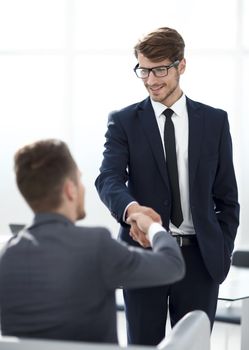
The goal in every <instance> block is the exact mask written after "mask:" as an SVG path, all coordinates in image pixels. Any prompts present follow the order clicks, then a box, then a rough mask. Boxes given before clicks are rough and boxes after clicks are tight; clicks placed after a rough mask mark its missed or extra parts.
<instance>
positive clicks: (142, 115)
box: [138, 98, 169, 186]
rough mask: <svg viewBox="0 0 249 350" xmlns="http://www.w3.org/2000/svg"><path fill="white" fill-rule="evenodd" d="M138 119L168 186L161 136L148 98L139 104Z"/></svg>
mask: <svg viewBox="0 0 249 350" xmlns="http://www.w3.org/2000/svg"><path fill="white" fill-rule="evenodd" d="M138 118H139V121H140V123H141V126H142V128H143V130H144V133H145V134H146V137H147V139H148V141H149V144H150V147H151V149H152V153H153V156H154V158H155V161H156V163H157V165H158V168H159V171H160V173H161V175H162V177H163V179H164V181H165V183H166V185H167V186H169V184H168V176H167V171H166V162H165V156H164V151H163V145H162V140H161V135H160V132H159V129H158V125H157V121H156V118H155V114H154V111H153V108H152V105H151V102H150V99H149V98H147V99H146V100H144V101H143V102H141V104H140V106H139V109H138Z"/></svg>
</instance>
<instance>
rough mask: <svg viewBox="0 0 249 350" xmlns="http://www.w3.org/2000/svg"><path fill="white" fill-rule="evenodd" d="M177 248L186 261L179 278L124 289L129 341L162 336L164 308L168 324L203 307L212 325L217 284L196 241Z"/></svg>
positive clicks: (154, 339)
mask: <svg viewBox="0 0 249 350" xmlns="http://www.w3.org/2000/svg"><path fill="white" fill-rule="evenodd" d="M181 249H182V253H183V256H184V259H185V263H186V275H185V277H184V278H183V279H182V280H181V281H179V282H177V283H175V284H172V285H167V286H162V287H153V288H143V289H133V290H132V289H130V290H124V300H125V312H126V321H127V336H128V343H129V344H137V345H157V344H159V343H160V341H161V340H162V339H163V338H164V337H165V326H166V319H167V311H168V310H169V316H170V322H171V326H172V327H173V326H174V325H175V324H176V323H177V322H178V321H179V320H180V319H181V318H182V317H183V316H184V315H185V314H186V313H188V312H190V311H193V310H203V311H205V312H206V313H207V315H208V316H209V319H210V323H211V328H212V326H213V322H214V317H215V312H216V306H217V298H218V292H219V284H218V283H217V282H215V281H214V280H213V279H212V278H211V277H210V275H209V273H208V272H207V270H206V267H205V265H204V263H203V260H202V257H201V255H200V251H199V248H198V246H197V245H191V246H186V247H182V248H181ZM166 273H167V272H166Z"/></svg>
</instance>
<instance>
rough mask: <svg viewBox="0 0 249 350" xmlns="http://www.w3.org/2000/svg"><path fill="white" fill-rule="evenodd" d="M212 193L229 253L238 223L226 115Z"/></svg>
mask: <svg viewBox="0 0 249 350" xmlns="http://www.w3.org/2000/svg"><path fill="white" fill-rule="evenodd" d="M213 194H214V202H215V206H216V208H215V211H216V216H217V219H218V221H219V224H220V227H221V229H222V232H223V236H224V242H225V244H226V247H225V248H226V249H227V254H228V255H231V253H232V250H233V247H234V239H235V236H236V232H237V228H238V225H239V203H238V190H237V183H236V178H235V171H234V166H233V156H232V140H231V135H230V131H229V123H228V118H227V115H226V118H225V120H224V124H223V130H222V135H221V140H220V152H219V166H218V170H217V173H216V178H215V182H214V186H213Z"/></svg>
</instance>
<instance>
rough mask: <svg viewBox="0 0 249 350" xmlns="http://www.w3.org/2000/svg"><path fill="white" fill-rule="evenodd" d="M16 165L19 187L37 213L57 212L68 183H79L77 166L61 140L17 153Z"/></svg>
mask: <svg viewBox="0 0 249 350" xmlns="http://www.w3.org/2000/svg"><path fill="white" fill-rule="evenodd" d="M14 161H15V173H16V182H17V186H18V188H19V190H20V192H21V194H22V195H23V197H24V198H25V200H26V201H27V203H28V204H29V205H30V207H31V208H32V209H33V211H34V212H40V211H50V210H54V209H57V208H58V207H59V205H60V204H61V200H62V187H63V184H64V181H65V179H66V178H67V177H69V178H71V179H72V180H73V181H74V182H77V165H76V163H75V161H74V159H73V157H72V155H71V153H70V151H69V148H68V147H67V145H66V144H65V143H64V142H62V141H60V140H55V139H49V140H41V141H37V142H35V143H32V144H29V145H26V146H24V147H22V148H21V149H19V150H18V151H17V152H16V154H15V158H14Z"/></svg>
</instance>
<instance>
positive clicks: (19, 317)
mask: <svg viewBox="0 0 249 350" xmlns="http://www.w3.org/2000/svg"><path fill="white" fill-rule="evenodd" d="M15 173H16V181H17V185H18V188H19V190H20V192H21V194H22V195H23V197H24V198H25V200H26V201H27V203H28V204H29V206H30V207H31V209H32V210H33V212H34V219H33V222H32V223H31V224H30V225H29V226H28V227H27V228H26V229H24V230H22V231H21V232H19V233H18V234H17V235H16V236H14V237H13V238H11V239H10V241H9V242H8V243H7V244H6V246H5V247H4V249H3V250H2V252H1V255H0V312H1V328H2V334H3V335H13V336H18V337H33V338H47V339H65V340H78V341H92V342H109V343H111V342H117V331H116V303H115V289H116V288H118V287H120V286H122V287H125V288H137V287H149V286H156V285H164V284H168V283H173V282H176V281H177V280H180V279H181V278H182V277H183V275H184V271H185V265H184V261H183V258H182V255H181V252H180V249H179V247H178V245H177V243H176V241H175V239H174V238H173V237H171V235H170V234H169V233H168V232H166V231H165V229H164V228H163V227H162V226H161V225H160V224H159V223H158V222H155V221H153V220H152V219H151V218H150V217H149V216H146V215H144V214H137V213H135V214H133V215H132V216H131V217H129V218H128V223H130V224H131V223H132V222H134V223H136V225H137V226H138V228H139V229H140V230H141V231H143V232H144V237H145V239H146V240H149V241H150V242H151V246H152V250H143V249H140V248H128V247H127V246H126V245H124V244H122V243H119V242H118V241H117V240H115V239H113V238H112V237H111V234H110V232H109V231H108V230H107V229H106V228H104V227H80V226H76V225H75V222H76V221H77V220H79V219H82V218H84V217H85V209H84V187H83V184H82V182H81V174H80V171H79V170H78V167H77V165H76V163H75V161H74V159H73V158H72V155H71V154H70V151H69V149H68V147H67V145H66V144H65V143H63V142H61V141H59V140H43V141H38V142H36V143H33V144H30V145H27V146H25V147H23V148H21V149H20V150H19V151H18V152H17V153H16V155H15ZM158 219H159V220H160V217H159V216H158ZM142 239H143V237H141V240H142Z"/></svg>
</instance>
